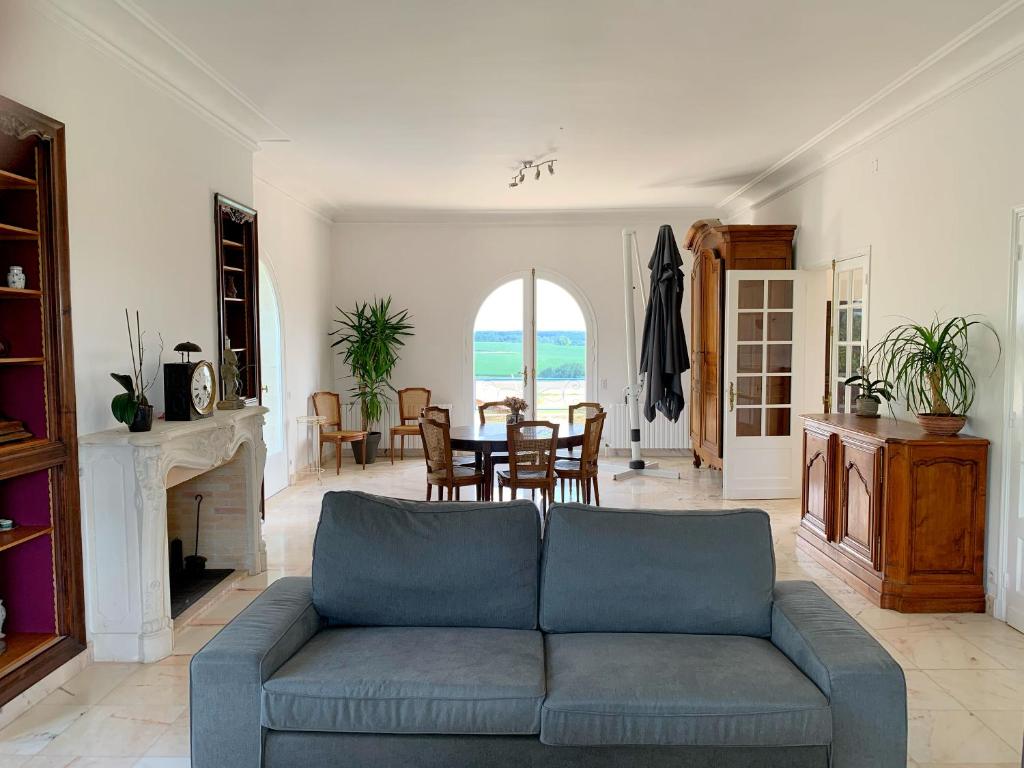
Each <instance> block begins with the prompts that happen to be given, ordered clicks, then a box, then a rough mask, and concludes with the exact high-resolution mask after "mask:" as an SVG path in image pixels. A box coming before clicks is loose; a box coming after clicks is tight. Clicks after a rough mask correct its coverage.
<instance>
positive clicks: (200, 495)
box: [167, 448, 249, 619]
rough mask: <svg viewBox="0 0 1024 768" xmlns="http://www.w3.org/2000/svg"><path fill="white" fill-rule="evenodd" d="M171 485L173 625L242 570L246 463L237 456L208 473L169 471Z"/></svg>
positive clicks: (169, 565) (169, 525) (169, 534)
mask: <svg viewBox="0 0 1024 768" xmlns="http://www.w3.org/2000/svg"><path fill="white" fill-rule="evenodd" d="M239 450H240V451H242V450H244V448H240V449H239ZM169 479H170V481H171V483H172V484H171V485H170V487H168V488H167V537H168V542H167V555H168V557H167V569H168V572H169V573H168V576H169V577H170V578H169V579H168V581H169V586H170V593H171V594H170V599H171V618H172V619H176V618H178V617H179V616H180V615H181V614H182V613H184V612H185V611H186V610H187V609H188V608H190V607H191V606H193V605H195V604H196V603H197V602H198V601H199V600H201V599H202V598H203V596H204V595H207V594H208V593H209V592H210V591H211V590H213V589H214V588H215V587H216V586H217V585H218V584H220V583H221V582H222V581H224V579H226V578H228V577H229V576H230V575H231V574H233V573H234V572H235V571H236V570H238V569H244V568H246V565H245V559H246V530H247V528H246V526H247V510H248V507H249V504H248V499H247V496H246V487H247V485H246V477H245V462H244V461H240V460H239V455H238V454H237V453H236V454H235V456H233V457H232V459H231V460H230V461H227V462H225V463H224V464H221V465H220V466H217V467H214V468H213V469H209V470H207V471H195V470H188V469H185V468H180V467H179V468H175V469H172V470H171V472H170V475H169Z"/></svg>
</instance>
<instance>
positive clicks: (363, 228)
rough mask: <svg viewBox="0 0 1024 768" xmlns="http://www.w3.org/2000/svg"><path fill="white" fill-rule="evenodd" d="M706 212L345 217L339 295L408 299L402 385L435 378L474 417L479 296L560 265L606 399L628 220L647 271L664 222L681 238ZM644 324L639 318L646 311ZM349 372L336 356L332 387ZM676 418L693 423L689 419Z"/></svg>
mask: <svg viewBox="0 0 1024 768" xmlns="http://www.w3.org/2000/svg"><path fill="white" fill-rule="evenodd" d="M708 215H710V214H709V212H708V211H700V210H696V211H694V210H677V211H673V212H671V213H665V214H658V215H648V214H644V215H640V214H637V215H636V216H633V217H632V218H631V215H630V214H622V216H621V218H620V217H618V216H607V217H603V218H602V219H601V220H598V219H596V218H595V219H591V220H586V221H583V222H580V221H579V220H576V219H574V220H572V221H571V222H568V223H567V222H557V221H555V220H554V219H553V218H552V219H550V220H543V221H537V222H533V223H528V222H523V221H521V220H519V219H513V218H510V219H508V220H506V221H502V220H497V221H490V222H486V223H477V222H473V221H461V222H454V223H453V222H448V223H427V224H423V223H410V224H402V223H399V224H386V223H367V224H362V223H339V224H336V225H335V230H334V260H335V265H334V290H333V297H332V299H333V302H334V303H335V304H338V305H340V306H341V307H343V308H346V309H347V308H349V307H350V306H352V305H353V303H354V302H355V301H357V300H366V299H372V298H373V297H374V296H384V295H390V296H392V298H393V299H394V305H395V307H397V308H408V309H409V310H410V311H411V313H412V322H413V323H414V325H415V328H416V336H415V338H413V339H410V340H409V341H408V343H407V346H406V349H405V352H404V353H403V356H402V360H401V362H400V363H399V366H398V369H397V372H396V376H395V379H394V384H395V386H396V387H399V388H401V387H404V386H426V387H429V388H430V389H431V390H432V391H433V399H434V401H435V402H450V403H452V404H453V406H454V412H453V414H452V418H453V420H455V421H458V422H462V423H467V422H468V421H469V420H470V419H472V418H475V414H474V413H473V393H472V388H471V383H470V378H471V375H472V360H471V355H470V354H469V350H470V338H471V334H472V326H473V321H474V319H475V317H476V313H477V310H478V309H479V306H480V303H481V302H482V301H483V300H484V299H485V298H486V297H487V295H488V294H489V293H490V292H491V290H493V289H494V288H496V287H497V286H498V285H499V284H500V283H502V282H503V281H504V280H503V278H504V277H506V276H508V275H511V274H513V273H516V272H521V271H524V270H529V269H530V268H537V269H538V271H541V270H543V271H545V272H547V273H554V274H556V275H559V276H562V277H563V278H564V279H565V281H567V282H568V283H569V284H571V285H572V286H575V287H576V288H577V289H578V291H579V293H581V294H582V295H583V296H584V297H585V298H586V300H587V301H588V302H589V304H590V305H591V307H592V308H593V310H594V314H595V316H596V326H597V327H596V329H593V331H592V332H593V333H595V334H596V339H597V372H596V379H595V381H596V382H597V384H598V388H597V390H596V392H595V394H596V396H597V398H598V399H599V400H600V401H601V402H604V403H612V402H619V401H621V399H622V389H623V386H624V385H625V380H626V372H625V332H624V319H623V287H622V280H623V278H622V228H623V227H624V226H634V225H635V226H636V228H637V237H638V240H639V247H640V262H641V265H642V266H643V267H644V271H645V272H646V264H647V260H648V259H649V258H650V254H651V250H652V249H653V247H654V242H655V238H656V236H657V231H658V225H659V224H660V223H666V224H671V225H672V228H673V230H674V231H675V235H676V240H677V242H680V241H681V240H682V238H683V236H684V235H685V234H686V230H687V228H688V227H689V226H690V224H692V223H693V221H694V220H696V219H698V218H703V217H706V216H708ZM638 220H640V222H641V223H639V224H638V223H637V222H638ZM680 249H682V243H681V242H680ZM682 254H683V257H684V262H685V265H684V268H685V270H686V272H687V275H688V274H689V268H690V265H691V262H690V255H689V252H688V251H685V250H682ZM687 286H689V280H687ZM686 301H687V303H686V305H684V310H683V315H684V317H686V318H688V317H689V304H688V301H689V297H688V294H687V297H686ZM639 311H640V310H639V309H638V312H639ZM637 324H638V329H639V328H640V327H642V324H643V315H642V314H638V319H637ZM346 374H347V371H346V370H344V369H343V368H342V367H341V365H340V361H339V360H337V359H336V363H335V376H337V377H339V380H338V381H336V382H335V387H336V388H337V389H338V390H339V391H341V392H344V391H345V390H346V389H347V386H348V384H347V381H346V380H342V379H341V377H343V376H345V375H346ZM590 375H591V374H590V372H588V376H590ZM605 382H606V385H604V384H605ZM679 428H680V429H686V426H685V421H684V420H682V419H681V420H680V423H679Z"/></svg>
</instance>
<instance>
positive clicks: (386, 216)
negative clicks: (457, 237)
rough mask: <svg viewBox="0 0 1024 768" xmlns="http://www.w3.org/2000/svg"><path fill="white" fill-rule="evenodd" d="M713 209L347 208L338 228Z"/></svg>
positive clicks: (605, 220)
mask: <svg viewBox="0 0 1024 768" xmlns="http://www.w3.org/2000/svg"><path fill="white" fill-rule="evenodd" d="M719 215H720V212H719V211H717V210H716V209H714V208H711V207H694V206H674V207H667V206H666V207H657V208H592V209H562V210H543V209H529V210H502V209H479V210H473V209H465V210H461V209H431V208H345V209H340V210H337V211H335V214H334V222H335V223H336V224H462V225H468V226H503V227H508V226H523V227H536V226H595V225H597V226H601V225H606V226H615V227H623V226H629V225H632V224H659V225H660V224H665V223H666V222H679V221H680V220H682V221H684V222H685V223H686V224H687V226H689V224H691V223H692V222H694V221H696V220H697V219H703V218H708V217H715V216H719Z"/></svg>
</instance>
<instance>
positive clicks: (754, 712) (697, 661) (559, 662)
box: [540, 633, 832, 746]
mask: <svg viewBox="0 0 1024 768" xmlns="http://www.w3.org/2000/svg"><path fill="white" fill-rule="evenodd" d="M545 648H546V656H547V688H548V696H547V700H546V701H545V702H544V707H543V710H542V714H541V730H540V738H541V741H543V742H544V743H545V744H550V745H554V746H588V745H590V746H598V745H615V744H617V745H627V744H632V745H644V744H650V745H654V744H659V745H680V746H682V745H688V746H810V745H827V744H830V743H831V740H832V714H831V711H830V709H829V703H828V701H827V700H826V698H825V697H824V696H823V695H822V693H821V691H819V690H818V688H817V687H816V686H815V685H814V683H812V682H811V681H810V680H809V679H808V678H806V677H805V676H804V675H803V674H802V673H801V672H800V671H799V670H798V669H797V668H796V667H795V666H793V664H792V663H791V662H790V661H789V659H787V658H786V657H785V656H784V655H783V654H782V653H781V652H780V651H778V650H777V649H776V648H775V646H773V645H772V644H771V642H769V641H768V640H763V639H761V638H754V637H742V636H737V635H723V636H716V635H672V634H604V633H594V634H568V635H547V636H546V637H545Z"/></svg>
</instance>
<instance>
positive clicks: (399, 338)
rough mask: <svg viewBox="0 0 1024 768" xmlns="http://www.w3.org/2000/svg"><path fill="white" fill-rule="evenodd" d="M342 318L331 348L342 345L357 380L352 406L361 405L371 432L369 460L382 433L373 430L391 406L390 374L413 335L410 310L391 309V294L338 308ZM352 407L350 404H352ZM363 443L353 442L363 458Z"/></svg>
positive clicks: (364, 424) (365, 427)
mask: <svg viewBox="0 0 1024 768" xmlns="http://www.w3.org/2000/svg"><path fill="white" fill-rule="evenodd" d="M335 309H337V310H338V313H339V314H340V317H337V318H335V319H334V322H335V323H338V327H337V328H335V329H334V330H333V331H331V332H330V335H331V336H337V337H338V338H337V339H336V340H335V341H334V343H332V344H331V347H340V349H339V350H338V354H339V355H341V357H342V360H343V362H344V363H345V365H347V366H348V368H349V371H350V373H351V376H352V378H353V379H354V381H355V383H354V384H353V386H352V388H351V389H350V390H349V392H350V393H351V395H352V403H351V406H355V405H358V406H359V416H360V422H361V424H362V430H363V431H364V432H368V433H369V435H370V439H369V440H368V441H367V443H368V445H367V446H366V450H367V456H366V459H367V462H368V463H369V462H371V461H373V458H371V455H372V456H373V457H375V456H376V446H377V444H378V443H379V442H380V432H377V431H376V430H373V427H375V426H376V425H377V424H378V423H379V422H380V420H381V419H382V418H383V417H384V415H385V414H386V413H388V412H389V411H390V408H391V393H393V392H395V388H394V387H393V386H392V384H391V375H392V374H393V373H394V370H395V366H396V365H397V364H398V360H399V350H401V348H402V347H403V346H405V339H406V338H408V337H409V336H412V335H413V330H412V329H413V326H412V323H410V322H409V310H407V309H403V310H392V308H391V297H390V296H388V297H386V298H380V299H374V300H373V301H369V302H366V301H362V302H357V303H356V306H355V308H354V309H353V310H352V311H351V312H346V311H345V310H343V309H342V308H341V307H335ZM351 406H350V407H351ZM363 449H364V447H363V446H362V444H357V443H353V444H352V450H353V451H355V452H356V454H357V456H358V457H359V458H362V451H363Z"/></svg>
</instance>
